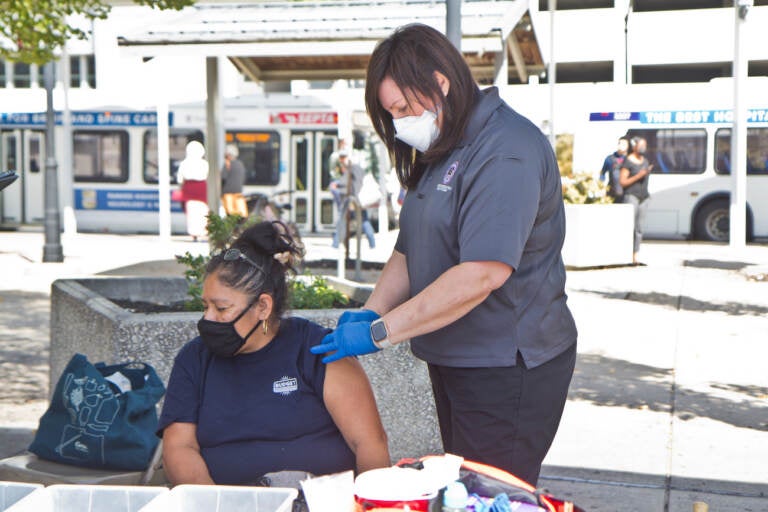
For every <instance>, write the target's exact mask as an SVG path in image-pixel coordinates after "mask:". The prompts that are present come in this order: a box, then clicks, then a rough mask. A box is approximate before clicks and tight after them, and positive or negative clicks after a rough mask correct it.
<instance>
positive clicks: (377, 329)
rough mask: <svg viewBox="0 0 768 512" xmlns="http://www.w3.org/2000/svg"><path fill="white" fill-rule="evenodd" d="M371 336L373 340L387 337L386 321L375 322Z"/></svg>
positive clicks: (372, 325)
mask: <svg viewBox="0 0 768 512" xmlns="http://www.w3.org/2000/svg"><path fill="white" fill-rule="evenodd" d="M371 337H372V338H373V341H381V340H383V339H386V337H387V326H386V325H384V322H375V323H372V324H371Z"/></svg>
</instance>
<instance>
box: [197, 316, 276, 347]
mask: <svg viewBox="0 0 768 512" xmlns="http://www.w3.org/2000/svg"><path fill="white" fill-rule="evenodd" d="M254 304H255V302H252V303H250V304H249V305H248V306H246V308H245V309H244V310H243V312H242V313H240V314H239V315H237V318H235V319H234V320H232V321H231V322H214V321H213V320H206V319H205V316H203V318H201V319H200V320H199V321H198V322H197V331H198V332H199V333H200V337H201V338H202V339H203V343H205V346H206V347H208V350H210V351H211V353H212V354H213V355H215V356H218V357H233V356H234V355H235V353H237V351H238V350H240V347H242V346H243V345H244V344H245V340H247V339H248V337H249V336H250V335H251V334H253V332H254V331H255V330H256V328H257V327H258V326H259V325H261V322H262V321H261V320H259V321H258V322H256V325H254V326H253V329H251V330H250V331H249V332H248V334H246V335H245V337H242V336H240V335H239V334H238V333H237V330H235V323H236V322H237V321H238V320H240V319H241V318H242V317H243V315H245V313H246V311H248V310H249V309H251V308H252V307H253V305H254Z"/></svg>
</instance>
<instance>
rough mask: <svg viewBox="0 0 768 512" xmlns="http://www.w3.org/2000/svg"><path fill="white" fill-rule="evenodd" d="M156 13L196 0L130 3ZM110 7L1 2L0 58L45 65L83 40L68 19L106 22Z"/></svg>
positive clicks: (90, 2)
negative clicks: (69, 43)
mask: <svg viewBox="0 0 768 512" xmlns="http://www.w3.org/2000/svg"><path fill="white" fill-rule="evenodd" d="M133 1H134V3H136V4H138V5H145V6H149V7H152V8H156V9H161V10H165V9H176V10H180V9H182V8H184V7H186V6H189V5H192V4H193V3H194V2H195V0H133ZM109 10H110V6H109V5H107V4H106V3H105V2H104V1H103V0H0V58H2V59H4V60H10V61H14V62H27V63H30V64H44V63H46V62H49V61H51V60H53V59H54V58H55V54H56V50H58V49H59V48H61V47H62V46H64V44H66V42H67V41H68V40H70V39H85V38H86V37H87V35H88V34H86V33H85V32H84V31H83V30H82V29H80V28H78V27H76V26H73V25H72V24H70V20H69V19H68V17H69V16H72V15H81V16H83V17H84V18H86V19H88V20H97V19H105V18H106V17H107V15H108V14H109Z"/></svg>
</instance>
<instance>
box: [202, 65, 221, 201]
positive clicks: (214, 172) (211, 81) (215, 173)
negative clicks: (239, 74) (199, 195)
mask: <svg viewBox="0 0 768 512" xmlns="http://www.w3.org/2000/svg"><path fill="white" fill-rule="evenodd" d="M205 70H206V88H207V93H208V99H207V101H206V102H205V120H206V125H205V139H206V140H205V145H206V146H207V147H206V151H205V154H206V156H207V158H208V169H209V172H208V181H207V183H206V185H207V187H208V192H207V198H208V207H209V208H210V209H211V212H212V213H215V214H216V215H218V213H219V206H221V163H222V162H223V161H224V128H223V127H222V124H221V123H222V107H221V90H220V88H219V58H218V57H206V59H205Z"/></svg>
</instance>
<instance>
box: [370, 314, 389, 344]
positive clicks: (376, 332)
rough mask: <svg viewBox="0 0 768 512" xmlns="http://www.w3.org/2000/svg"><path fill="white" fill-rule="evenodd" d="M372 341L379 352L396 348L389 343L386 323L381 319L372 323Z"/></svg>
mask: <svg viewBox="0 0 768 512" xmlns="http://www.w3.org/2000/svg"><path fill="white" fill-rule="evenodd" d="M371 340H372V341H373V344H374V345H375V346H376V348H378V349H379V350H383V349H385V348H389V347H394V346H395V345H394V344H393V343H392V342H391V341H389V333H388V332H387V326H386V324H385V323H384V320H383V319H381V318H379V319H378V320H375V321H373V322H372V323H371Z"/></svg>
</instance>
